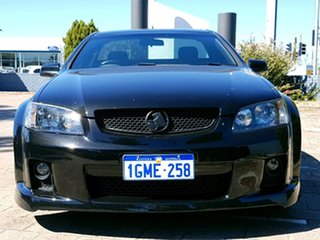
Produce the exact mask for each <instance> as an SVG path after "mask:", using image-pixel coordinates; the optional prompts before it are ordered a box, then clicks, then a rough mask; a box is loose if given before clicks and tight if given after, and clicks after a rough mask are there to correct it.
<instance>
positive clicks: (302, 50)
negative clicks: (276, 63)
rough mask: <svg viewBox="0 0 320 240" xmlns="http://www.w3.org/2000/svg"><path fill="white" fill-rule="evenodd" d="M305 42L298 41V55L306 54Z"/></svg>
mask: <svg viewBox="0 0 320 240" xmlns="http://www.w3.org/2000/svg"><path fill="white" fill-rule="evenodd" d="M306 52H307V44H305V43H302V42H300V43H299V56H301V55H304V54H306Z"/></svg>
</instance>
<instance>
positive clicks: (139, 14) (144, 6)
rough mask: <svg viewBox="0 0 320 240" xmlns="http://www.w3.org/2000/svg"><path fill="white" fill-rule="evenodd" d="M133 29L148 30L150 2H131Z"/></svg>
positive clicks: (144, 0) (139, 0) (136, 0)
mask: <svg viewBox="0 0 320 240" xmlns="http://www.w3.org/2000/svg"><path fill="white" fill-rule="evenodd" d="M131 28H132V29H144V28H148V0H131Z"/></svg>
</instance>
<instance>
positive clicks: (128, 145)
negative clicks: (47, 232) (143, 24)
mask: <svg viewBox="0 0 320 240" xmlns="http://www.w3.org/2000/svg"><path fill="white" fill-rule="evenodd" d="M58 69H59V65H58V64H53V65H51V66H46V68H45V69H43V70H42V75H47V76H51V75H53V74H54V72H55V74H57V75H56V76H55V77H54V78H53V79H52V80H50V81H48V82H47V83H46V84H45V85H44V86H43V87H42V88H41V89H40V90H39V91H37V92H36V93H35V95H34V96H33V97H32V98H31V99H29V100H27V101H25V102H24V103H22V104H21V106H20V107H19V108H18V110H17V112H16V116H15V122H14V154H15V163H14V164H15V179H16V202H17V203H18V205H19V206H21V207H22V208H24V209H26V210H29V211H34V210H39V209H46V210H85V211H111V212H112V211H116V212H174V211H177V212H179V211H180V212H184V211H203V210H216V209H232V208H249V207H262V206H282V207H289V206H291V205H293V204H294V203H296V202H297V200H298V197H299V193H300V163H301V129H300V117H299V113H298V110H297V108H296V106H295V104H294V102H293V101H291V99H289V98H288V97H287V96H285V95H283V94H281V93H280V92H279V91H278V90H277V89H276V88H275V87H274V86H273V85H272V84H271V83H270V82H269V81H268V80H267V79H265V78H263V77H261V76H260V75H258V74H256V73H257V72H261V71H265V70H267V65H266V63H265V62H264V61H261V60H250V61H249V63H248V65H247V64H246V63H245V62H244V61H243V60H242V58H241V57H240V56H239V55H238V53H237V52H236V50H235V49H234V48H233V47H232V46H231V45H230V44H229V43H228V42H227V41H226V40H224V39H223V38H222V37H221V36H220V35H218V34H217V33H214V32H211V31H196V30H140V31H118V32H105V33H94V34H92V35H90V36H89V37H87V38H86V39H85V40H84V41H82V43H81V44H80V45H79V46H78V47H77V48H76V49H75V51H74V52H73V54H72V55H71V56H70V58H69V59H68V60H67V62H66V63H65V64H64V65H63V67H62V69H61V70H60V72H59V73H57V72H58Z"/></svg>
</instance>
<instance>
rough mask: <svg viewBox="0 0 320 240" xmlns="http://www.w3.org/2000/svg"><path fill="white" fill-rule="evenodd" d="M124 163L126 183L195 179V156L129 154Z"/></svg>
mask: <svg viewBox="0 0 320 240" xmlns="http://www.w3.org/2000/svg"><path fill="white" fill-rule="evenodd" d="M122 163H123V164H122V166H123V179H124V180H126V181H142V180H188V179H189V180H190V179H194V155H193V154H142V155H134V154H128V155H124V156H123V157H122Z"/></svg>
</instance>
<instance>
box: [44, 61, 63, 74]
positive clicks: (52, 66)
mask: <svg viewBox="0 0 320 240" xmlns="http://www.w3.org/2000/svg"><path fill="white" fill-rule="evenodd" d="M60 68H61V64H60V63H48V64H44V65H43V66H42V67H41V71H40V76H42V77H54V76H55V75H57V74H58V72H59V71H60Z"/></svg>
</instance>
